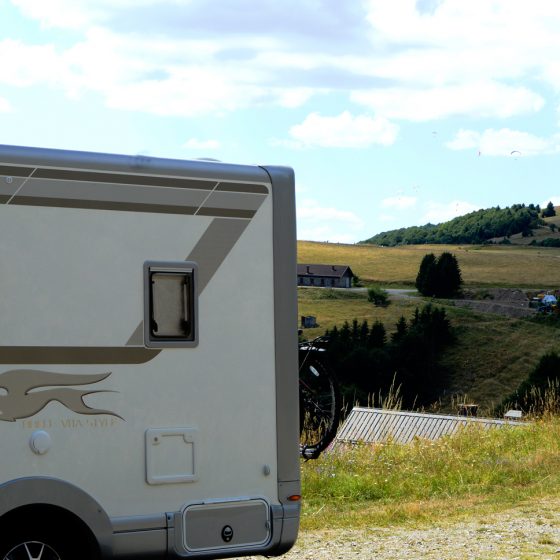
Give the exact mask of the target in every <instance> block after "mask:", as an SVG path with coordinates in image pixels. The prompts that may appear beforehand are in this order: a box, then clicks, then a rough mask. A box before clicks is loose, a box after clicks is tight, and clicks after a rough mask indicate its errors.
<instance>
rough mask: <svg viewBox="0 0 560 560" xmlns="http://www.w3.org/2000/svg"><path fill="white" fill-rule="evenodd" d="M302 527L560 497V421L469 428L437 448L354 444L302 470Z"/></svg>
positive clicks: (432, 515) (416, 517)
mask: <svg viewBox="0 0 560 560" xmlns="http://www.w3.org/2000/svg"><path fill="white" fill-rule="evenodd" d="M302 479H303V496H304V502H303V503H304V509H303V516H302V523H303V527H304V528H307V529H316V528H321V527H325V526H329V527H333V526H334V527H346V526H351V527H354V528H360V527H364V526H369V525H377V526H379V525H394V524H401V523H412V524H415V523H421V522H423V521H427V520H429V521H431V522H437V521H438V518H439V516H441V519H443V518H447V517H449V516H457V515H461V514H468V511H469V508H471V507H472V505H473V504H476V507H477V508H479V509H480V508H486V509H487V510H488V511H489V512H492V511H495V510H496V509H499V508H501V507H505V506H506V505H515V504H517V503H519V502H521V501H524V500H527V499H530V498H532V497H542V496H546V495H555V496H556V495H558V494H559V493H560V492H559V490H560V420H559V419H558V418H557V417H552V416H547V417H546V418H541V419H539V420H537V421H533V422H531V423H529V424H527V425H509V426H505V427H502V428H489V429H488V428H482V427H480V426H479V425H469V426H467V427H466V428H464V429H462V430H461V431H459V432H458V433H456V434H454V435H452V436H447V437H443V438H441V439H438V440H436V441H429V440H422V439H417V440H415V441H413V442H411V443H409V444H404V445H403V444H397V443H394V442H389V443H386V444H383V445H380V444H379V445H366V444H363V445H357V446H355V447H353V448H351V449H348V448H346V449H343V448H338V449H335V450H334V451H331V452H328V453H325V454H324V455H323V456H322V457H321V458H320V459H319V460H317V461H315V462H312V461H310V462H307V463H304V464H303V465H302Z"/></svg>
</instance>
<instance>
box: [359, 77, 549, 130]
mask: <svg viewBox="0 0 560 560" xmlns="http://www.w3.org/2000/svg"><path fill="white" fill-rule="evenodd" d="M351 99H352V100H353V101H355V102H356V103H360V104H362V105H366V106H367V107H368V108H370V109H372V110H373V111H375V112H376V113H377V114H380V115H383V116H385V117H387V118H390V119H405V120H409V121H427V120H433V119H441V118H445V117H451V116H455V115H470V116H475V117H500V118H506V117H511V116H514V115H519V114H524V113H533V112H536V111H538V110H540V109H541V108H542V106H543V104H544V100H543V99H542V97H541V96H540V95H537V94H535V93H533V92H531V91H530V90H528V89H527V88H524V87H511V86H505V85H502V84H498V83H495V82H485V83H467V84H459V85H450V86H442V87H438V88H426V89H413V88H387V89H377V90H371V91H355V92H353V93H352V94H351Z"/></svg>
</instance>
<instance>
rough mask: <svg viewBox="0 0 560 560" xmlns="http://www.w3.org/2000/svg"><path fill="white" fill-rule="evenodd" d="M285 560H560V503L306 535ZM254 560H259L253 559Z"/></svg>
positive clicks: (538, 503) (545, 502)
mask: <svg viewBox="0 0 560 560" xmlns="http://www.w3.org/2000/svg"><path fill="white" fill-rule="evenodd" d="M283 558H285V559H286V560H339V559H340V560H346V559H356V560H401V559H402V560H418V559H421V560H423V559H428V560H459V559H468V560H536V559H540V560H542V559H559V558H560V499H558V498H554V499H547V500H540V501H535V502H532V503H528V504H524V505H523V506H519V507H516V508H514V509H508V510H504V511H503V512H502V513H499V514H493V515H491V516H479V515H477V514H476V512H474V513H473V516H472V518H469V520H468V521H467V522H464V521H463V522H453V523H447V524H446V525H445V526H433V527H427V528H422V529H407V528H397V529H387V528H376V527H372V528H371V529H367V530H354V529H350V530H348V529H344V530H325V531H311V532H302V533H301V534H300V537H299V539H298V541H297V543H296V545H295V547H294V548H293V549H292V550H291V551H290V552H289V553H287V554H286V555H285V556H284V557H283ZM255 560H256V557H255Z"/></svg>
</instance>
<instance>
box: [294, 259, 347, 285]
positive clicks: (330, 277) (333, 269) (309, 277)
mask: <svg viewBox="0 0 560 560" xmlns="http://www.w3.org/2000/svg"><path fill="white" fill-rule="evenodd" d="M297 277H298V286H317V287H321V288H350V287H352V278H353V277H354V274H353V272H352V270H351V268H350V267H349V266H348V265H345V264H344V265H336V264H298V265H297Z"/></svg>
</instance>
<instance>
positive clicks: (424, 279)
mask: <svg viewBox="0 0 560 560" xmlns="http://www.w3.org/2000/svg"><path fill="white" fill-rule="evenodd" d="M435 264H436V256H435V255H434V254H433V253H429V254H427V255H424V258H423V259H422V262H421V263H420V269H419V270H418V275H417V276H416V289H417V290H418V291H419V292H420V293H421V294H422V295H423V296H433V295H434V294H435V291H434V290H435Z"/></svg>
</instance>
